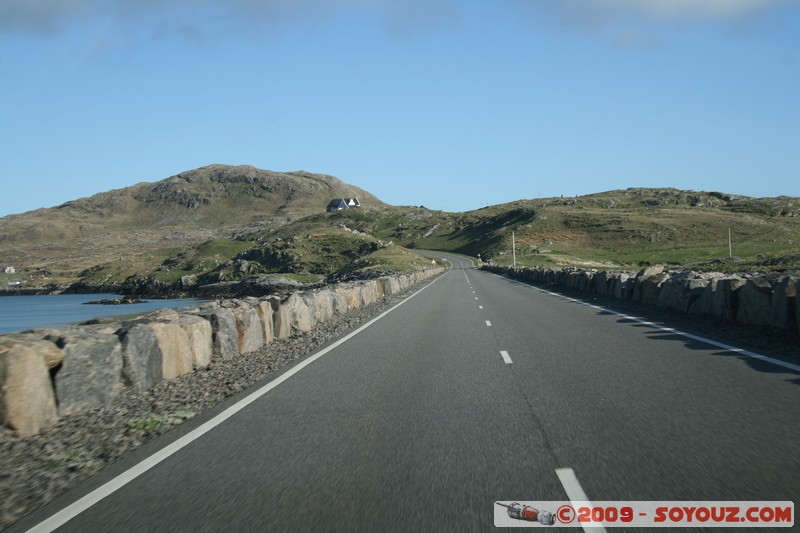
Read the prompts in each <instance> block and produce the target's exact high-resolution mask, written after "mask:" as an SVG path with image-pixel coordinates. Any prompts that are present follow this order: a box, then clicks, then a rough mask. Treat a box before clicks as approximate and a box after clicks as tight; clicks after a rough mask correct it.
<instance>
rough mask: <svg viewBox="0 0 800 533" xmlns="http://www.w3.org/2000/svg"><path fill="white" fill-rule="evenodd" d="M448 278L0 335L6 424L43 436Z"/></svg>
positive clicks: (393, 281) (379, 282) (381, 281)
mask: <svg viewBox="0 0 800 533" xmlns="http://www.w3.org/2000/svg"><path fill="white" fill-rule="evenodd" d="M442 272H443V269H441V268H435V269H428V270H422V271H417V272H412V273H409V274H403V275H398V276H392V277H389V276H386V277H382V278H378V279H373V280H368V281H358V282H350V283H341V284H338V285H335V286H330V287H326V288H322V289H317V290H314V291H301V292H295V293H292V294H290V295H288V296H286V297H284V298H280V297H278V296H274V295H272V296H266V297H264V298H244V299H241V300H219V301H216V302H212V303H208V304H205V305H202V306H199V307H191V308H182V309H164V310H161V311H156V312H154V313H150V314H148V315H144V316H141V317H138V318H135V319H132V320H127V321H123V322H119V323H110V324H102V325H81V326H73V327H69V328H65V329H59V330H56V329H42V330H31V331H27V332H23V333H11V334H6V335H0V424H3V425H5V426H7V427H9V428H11V429H14V430H16V431H17V432H18V433H19V434H20V435H22V436H29V435H35V434H37V433H40V432H41V431H43V430H46V429H47V428H48V427H50V426H52V425H53V424H55V422H56V421H57V420H58V418H59V417H60V416H69V415H74V414H80V413H85V412H88V411H91V410H92V409H94V408H97V407H100V406H102V405H104V404H105V403H107V402H108V401H110V400H112V399H113V398H114V397H116V396H117V395H119V394H120V392H121V391H123V390H125V389H129V388H132V389H135V390H147V389H148V388H150V387H152V386H153V385H154V384H156V383H157V382H159V381H161V380H165V379H173V378H176V377H178V376H181V375H183V374H187V373H189V372H193V371H194V370H197V369H200V368H204V367H207V366H208V365H209V364H211V361H212V359H214V358H220V359H231V358H234V357H242V356H246V354H248V353H251V352H255V351H257V350H260V349H262V348H264V346H266V345H267V344H269V343H270V342H272V340H273V339H274V338H285V337H289V336H292V335H297V334H301V333H304V332H308V331H311V330H312V329H313V328H314V327H315V326H316V325H317V324H320V323H324V322H327V321H329V320H331V319H332V318H334V317H335V316H337V315H343V314H344V313H346V312H347V311H348V310H352V309H357V308H359V307H362V306H366V305H371V304H374V303H376V302H378V301H379V300H380V299H382V298H384V297H388V296H392V295H395V294H398V293H400V292H402V291H404V290H405V289H407V288H409V287H411V286H413V285H415V284H417V283H419V282H421V281H423V280H426V279H428V278H431V277H433V276H435V275H438V274H440V273H442Z"/></svg>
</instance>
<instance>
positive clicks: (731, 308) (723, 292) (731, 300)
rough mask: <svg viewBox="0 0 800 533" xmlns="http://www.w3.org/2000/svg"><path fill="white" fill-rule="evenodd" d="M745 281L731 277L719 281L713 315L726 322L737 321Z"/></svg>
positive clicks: (712, 310) (713, 301)
mask: <svg viewBox="0 0 800 533" xmlns="http://www.w3.org/2000/svg"><path fill="white" fill-rule="evenodd" d="M745 281H746V280H744V279H742V278H740V277H738V276H730V277H724V278H719V279H717V283H716V288H715V290H714V298H713V300H712V302H711V314H712V315H713V316H716V317H719V318H723V319H725V320H735V319H736V315H737V312H738V309H739V291H740V289H741V288H742V285H744V284H745Z"/></svg>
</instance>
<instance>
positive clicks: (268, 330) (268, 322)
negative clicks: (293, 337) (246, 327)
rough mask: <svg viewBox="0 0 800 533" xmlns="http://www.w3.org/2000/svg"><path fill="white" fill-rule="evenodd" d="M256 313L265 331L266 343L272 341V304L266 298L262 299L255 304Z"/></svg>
mask: <svg viewBox="0 0 800 533" xmlns="http://www.w3.org/2000/svg"><path fill="white" fill-rule="evenodd" d="M255 309H256V313H258V318H259V320H261V330H262V331H263V332H264V344H265V345H266V344H269V343H271V342H272V340H273V338H274V335H273V332H272V328H273V324H272V304H271V303H270V302H269V301H268V300H266V299H261V300H259V301H258V302H257V303H256V304H255Z"/></svg>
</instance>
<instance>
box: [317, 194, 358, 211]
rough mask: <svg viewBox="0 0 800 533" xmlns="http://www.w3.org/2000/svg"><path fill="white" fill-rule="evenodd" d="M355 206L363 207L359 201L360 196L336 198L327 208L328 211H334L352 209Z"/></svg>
mask: <svg viewBox="0 0 800 533" xmlns="http://www.w3.org/2000/svg"><path fill="white" fill-rule="evenodd" d="M354 207H361V202H359V201H358V198H336V199H334V200H331V203H329V204H328V207H327V209H326V210H327V211H328V213H334V212H336V211H341V210H343V209H352V208H354Z"/></svg>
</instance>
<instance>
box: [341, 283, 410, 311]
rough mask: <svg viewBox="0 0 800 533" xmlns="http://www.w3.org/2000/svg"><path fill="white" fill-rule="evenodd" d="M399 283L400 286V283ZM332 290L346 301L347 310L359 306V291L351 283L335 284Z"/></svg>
mask: <svg viewBox="0 0 800 533" xmlns="http://www.w3.org/2000/svg"><path fill="white" fill-rule="evenodd" d="M400 285H401V286H402V284H400ZM334 292H336V294H338V295H339V296H341V297H342V298H344V300H345V301H346V302H347V310H348V311H352V310H353V309H358V308H359V307H361V291H360V289H359V288H358V287H357V286H355V285H353V284H352V283H341V284H339V285H337V286H336V288H335V289H334Z"/></svg>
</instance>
